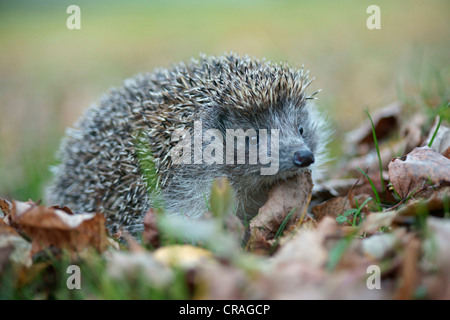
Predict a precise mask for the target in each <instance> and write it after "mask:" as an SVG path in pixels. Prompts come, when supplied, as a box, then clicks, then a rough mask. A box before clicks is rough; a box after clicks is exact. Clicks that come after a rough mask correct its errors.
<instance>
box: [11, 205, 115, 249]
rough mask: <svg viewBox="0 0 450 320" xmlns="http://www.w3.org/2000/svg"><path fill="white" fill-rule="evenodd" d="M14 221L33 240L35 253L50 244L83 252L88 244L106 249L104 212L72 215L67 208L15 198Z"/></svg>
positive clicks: (12, 213) (12, 214)
mask: <svg viewBox="0 0 450 320" xmlns="http://www.w3.org/2000/svg"><path fill="white" fill-rule="evenodd" d="M11 216H12V218H13V222H14V224H15V225H17V227H18V228H19V229H20V230H21V231H23V232H24V233H25V234H26V235H27V236H28V237H30V238H31V239H32V246H33V249H32V253H33V254H34V253H36V252H39V251H40V250H42V249H45V248H47V247H50V246H54V247H57V248H65V249H68V250H70V251H72V252H80V251H81V250H83V249H84V248H86V247H88V246H93V247H95V248H96V249H97V250H98V251H100V252H102V251H104V250H105V249H106V246H107V244H108V240H107V237H106V228H105V221H106V220H105V218H104V216H103V215H101V214H98V213H97V214H87V213H86V214H76V215H69V214H67V213H66V212H65V211H62V210H58V209H52V208H46V207H44V206H37V205H35V204H32V203H25V202H19V201H14V202H13V210H12V212H11Z"/></svg>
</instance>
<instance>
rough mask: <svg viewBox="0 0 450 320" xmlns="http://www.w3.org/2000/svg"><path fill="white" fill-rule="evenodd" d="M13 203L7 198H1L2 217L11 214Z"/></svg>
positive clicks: (0, 209) (0, 210) (0, 212)
mask: <svg viewBox="0 0 450 320" xmlns="http://www.w3.org/2000/svg"><path fill="white" fill-rule="evenodd" d="M11 209H12V204H11V202H9V201H8V200H6V199H1V198H0V218H3V217H5V216H7V215H10V214H11Z"/></svg>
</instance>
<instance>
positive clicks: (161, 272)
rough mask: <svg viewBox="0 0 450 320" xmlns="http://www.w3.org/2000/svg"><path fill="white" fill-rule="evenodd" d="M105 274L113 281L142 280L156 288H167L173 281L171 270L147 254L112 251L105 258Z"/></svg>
mask: <svg viewBox="0 0 450 320" xmlns="http://www.w3.org/2000/svg"><path fill="white" fill-rule="evenodd" d="M107 272H108V274H109V275H110V276H111V277H113V278H115V279H121V280H126V281H133V280H134V281H135V280H136V279H139V280H142V279H144V280H146V281H148V282H149V284H152V285H155V286H157V287H167V286H168V285H170V283H171V281H172V279H173V272H172V270H170V269H169V268H168V267H167V266H165V265H164V264H162V263H160V262H159V261H157V260H156V259H155V257H154V256H153V255H152V254H150V253H148V252H123V251H114V252H112V253H111V254H110V255H108V256H107Z"/></svg>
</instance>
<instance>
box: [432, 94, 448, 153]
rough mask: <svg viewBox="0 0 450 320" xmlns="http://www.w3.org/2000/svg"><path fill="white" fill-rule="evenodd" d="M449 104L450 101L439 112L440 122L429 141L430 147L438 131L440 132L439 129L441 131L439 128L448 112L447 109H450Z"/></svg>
mask: <svg viewBox="0 0 450 320" xmlns="http://www.w3.org/2000/svg"><path fill="white" fill-rule="evenodd" d="M449 104H450V103H447V104H446V105H445V106H442V108H441V112H439V122H438V124H437V126H436V129H435V130H434V132H433V136H432V138H431V140H430V142H429V143H428V147H430V148H431V146H432V145H433V142H434V139H435V138H436V135H437V133H438V131H439V128H440V126H441V122H442V119H443V118H444V116H445V113H446V112H447V109H448V106H449Z"/></svg>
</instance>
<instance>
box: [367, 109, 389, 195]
mask: <svg viewBox="0 0 450 320" xmlns="http://www.w3.org/2000/svg"><path fill="white" fill-rule="evenodd" d="M364 111H365V112H366V114H367V116H368V117H369V120H370V125H371V128H372V136H373V142H374V144H375V149H376V150H377V156H378V165H379V168H380V181H381V190H383V198H386V197H385V189H384V178H383V165H382V163H381V156H380V148H379V147H378V139H377V134H376V132H375V126H374V124H373V121H372V117H371V116H370V113H369V110H367V109H365V110H364ZM372 187H373V184H372ZM377 196H378V195H377ZM377 200H378V202H379V200H380V199H379V198H377Z"/></svg>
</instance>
